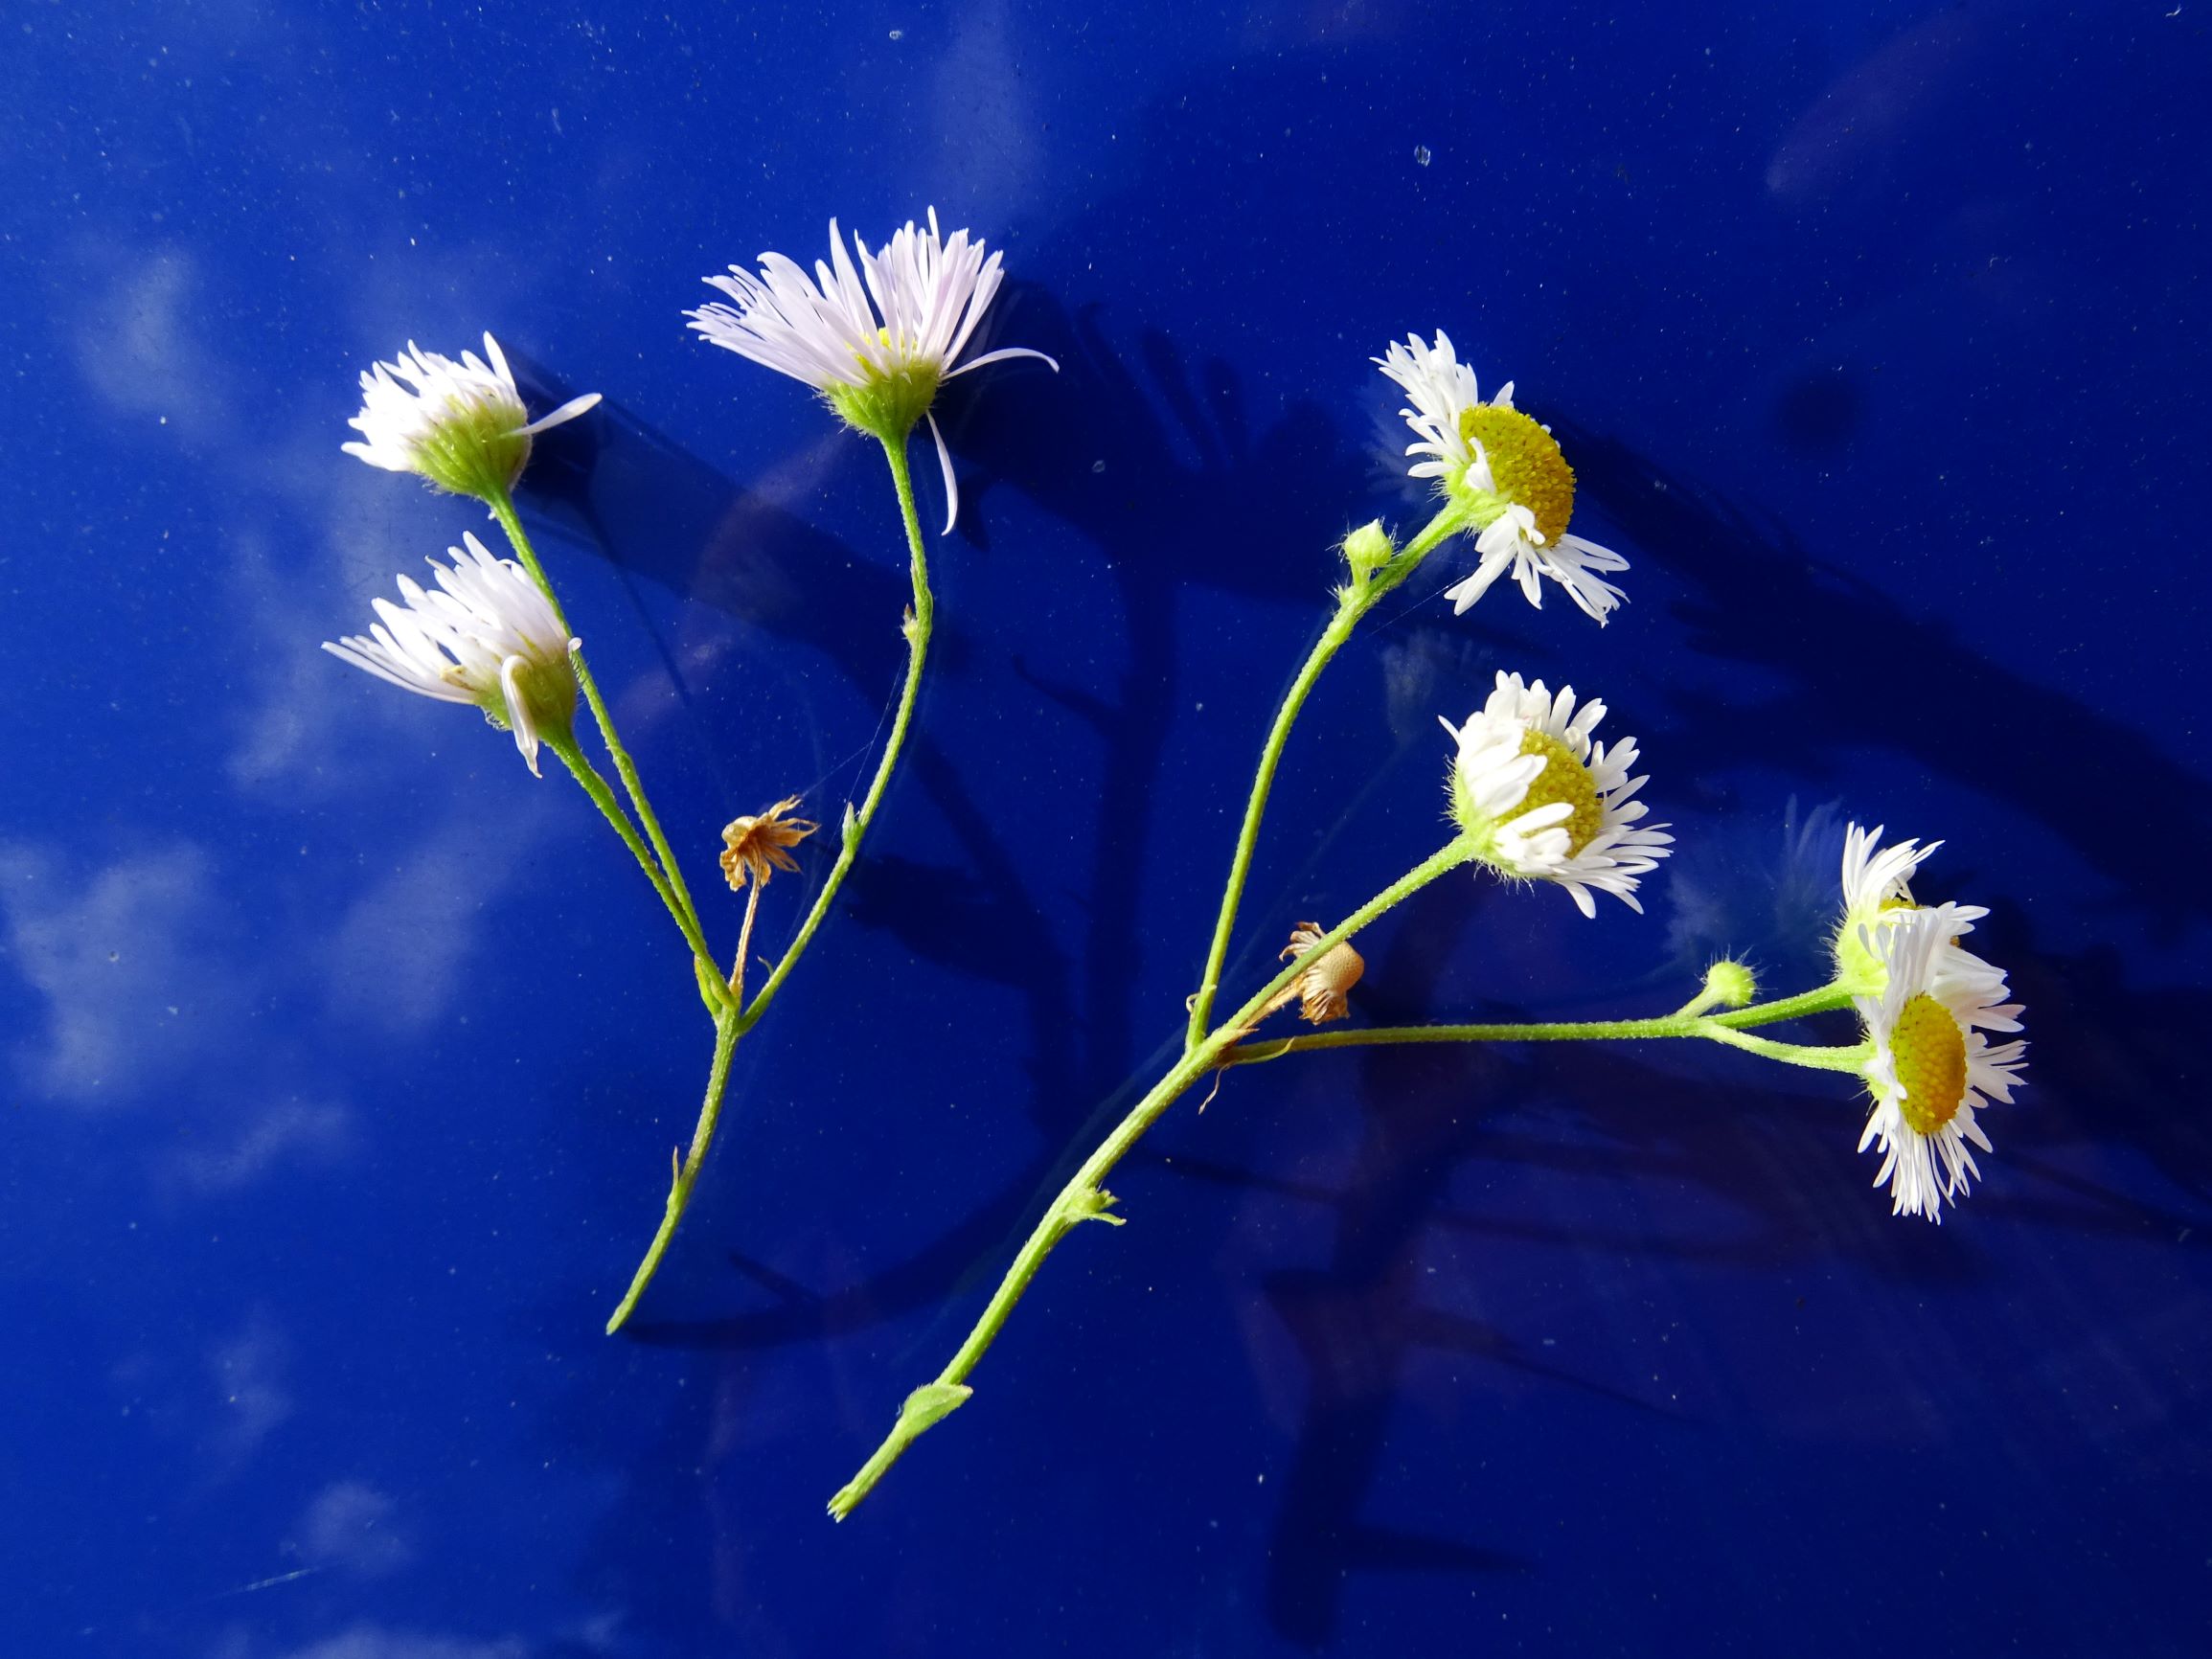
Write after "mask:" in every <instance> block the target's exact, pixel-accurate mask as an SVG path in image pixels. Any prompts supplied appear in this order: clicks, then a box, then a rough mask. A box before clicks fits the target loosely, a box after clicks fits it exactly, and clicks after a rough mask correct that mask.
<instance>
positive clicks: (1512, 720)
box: [1443, 673, 1675, 917]
mask: <svg viewBox="0 0 2212 1659" xmlns="http://www.w3.org/2000/svg"><path fill="white" fill-rule="evenodd" d="M1605 717H1606V706H1605V704H1603V703H1601V702H1596V701H1591V702H1587V703H1585V704H1583V705H1582V706H1581V707H1580V708H1579V709H1578V708H1577V707H1576V706H1575V693H1574V688H1573V687H1572V686H1563V687H1562V688H1561V689H1560V692H1559V694H1558V695H1557V696H1554V695H1553V694H1552V693H1550V692H1548V691H1547V690H1545V688H1544V683H1543V681H1541V680H1538V681H1537V682H1536V683H1535V684H1533V685H1526V686H1524V685H1523V684H1522V683H1521V678H1520V676H1519V675H1518V674H1505V673H1501V674H1499V675H1498V676H1497V689H1496V690H1495V691H1494V692H1493V693H1491V694H1490V699H1489V701H1487V702H1486V703H1485V704H1484V705H1483V707H1482V709H1481V710H1480V712H1478V713H1476V714H1473V715H1471V716H1468V720H1467V724H1466V725H1464V726H1456V727H1455V726H1453V725H1452V723H1451V722H1450V721H1449V720H1446V721H1444V722H1443V724H1444V729H1445V730H1446V731H1448V732H1449V733H1451V735H1452V736H1453V737H1454V738H1456V739H1458V741H1459V756H1458V759H1457V761H1455V762H1454V764H1453V766H1452V773H1451V811H1452V816H1453V817H1454V818H1455V819H1456V820H1457V821H1458V823H1459V825H1460V827H1461V828H1462V829H1463V830H1466V831H1467V832H1468V833H1469V834H1470V835H1471V836H1472V837H1473V838H1474V842H1475V849H1476V856H1477V857H1478V858H1479V859H1480V860H1481V861H1482V862H1483V863H1485V864H1488V865H1490V866H1491V867H1492V868H1493V869H1494V870H1496V871H1498V872H1499V873H1501V874H1502V875H1509V876H1516V877H1523V878H1526V879H1529V880H1535V881H1556V882H1557V883H1559V884H1560V885H1561V886H1562V887H1564V888H1565V889H1566V890H1567V893H1568V896H1569V897H1571V898H1573V899H1574V901H1575V904H1576V906H1577V908H1579V909H1580V910H1581V911H1582V913H1583V914H1584V915H1585V916H1592V917H1594V916H1596V915H1597V913H1598V907H1597V904H1596V902H1595V901H1594V900H1593V899H1592V898H1591V897H1590V895H1591V894H1592V892H1598V893H1610V894H1612V895H1613V896H1614V897H1615V898H1618V899H1620V900H1621V901H1622V902H1623V903H1624V904H1626V905H1627V906H1628V907H1629V908H1630V910H1635V911H1641V910H1642V909H1643V906H1642V905H1641V904H1639V903H1638V902H1637V901H1636V885H1637V883H1638V882H1639V881H1640V880H1641V879H1642V878H1643V877H1644V876H1645V875H1648V874H1650V873H1651V872H1652V871H1653V870H1654V869H1656V868H1657V867H1658V862H1659V860H1660V859H1662V858H1664V857H1666V856H1667V854H1668V852H1670V851H1671V850H1672V848H1673V845H1674V839H1675V838H1674V837H1673V836H1672V835H1669V834H1668V833H1666V826H1665V825H1663V824H1654V825H1648V826H1647V825H1645V824H1643V823H1642V822H1640V820H1641V819H1642V818H1643V817H1644V814H1645V812H1646V810H1647V808H1646V807H1645V806H1644V804H1643V802H1641V801H1638V800H1634V799H1632V797H1633V796H1634V795H1635V793H1636V791H1637V790H1639V789H1641V788H1642V787H1643V786H1644V782H1645V780H1644V779H1642V778H1631V777H1630V776H1629V769H1630V767H1631V766H1633V765H1634V764H1635V763H1636V740H1635V739H1633V738H1623V739H1621V740H1620V741H1619V742H1617V743H1615V744H1613V745H1612V746H1611V747H1610V748H1608V747H1607V746H1606V745H1605V744H1603V743H1596V742H1592V741H1591V740H1590V733H1591V732H1592V731H1594V730H1596V728H1597V725H1598V722H1599V721H1601V720H1603V719H1604V718H1605Z"/></svg>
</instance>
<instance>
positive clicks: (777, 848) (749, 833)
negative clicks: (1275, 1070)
mask: <svg viewBox="0 0 2212 1659" xmlns="http://www.w3.org/2000/svg"><path fill="white" fill-rule="evenodd" d="M798 804H799V797H798V796H796V795H787V796H786V797H785V798H784V799H783V800H781V801H778V802H777V803H776V804H775V805H774V806H773V807H769V808H768V809H767V810H766V811H765V812H756V813H754V814H753V815H752V816H750V817H746V818H736V819H733V820H731V822H730V824H729V826H728V828H726V829H725V830H723V831H722V874H723V875H726V876H728V877H729V882H730V886H731V888H732V889H733V890H734V891H736V892H739V893H742V892H743V891H744V890H745V878H746V877H747V876H748V875H749V876H751V877H752V879H753V880H754V881H755V882H756V883H757V884H759V885H760V886H763V887H765V886H766V885H767V884H768V877H769V876H771V875H774V874H775V873H776V872H777V871H779V870H796V869H798V868H799V861H798V860H797V859H796V858H793V857H792V856H791V854H790V853H789V852H787V851H786V849H787V848H791V847H796V846H798V844H799V843H800V842H802V841H804V840H806V838H807V837H808V836H810V835H811V834H813V832H814V831H815V830H819V829H820V828H821V826H820V825H819V824H811V823H809V822H808V821H807V820H806V819H804V818H791V817H787V816H786V814H787V813H788V812H789V811H790V810H791V808H792V807H796V806H798ZM1353 977H1354V978H1355V979H1357V977H1358V975H1357V974H1355V975H1353Z"/></svg>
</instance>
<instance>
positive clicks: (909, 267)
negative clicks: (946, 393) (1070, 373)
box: [684, 208, 1060, 533]
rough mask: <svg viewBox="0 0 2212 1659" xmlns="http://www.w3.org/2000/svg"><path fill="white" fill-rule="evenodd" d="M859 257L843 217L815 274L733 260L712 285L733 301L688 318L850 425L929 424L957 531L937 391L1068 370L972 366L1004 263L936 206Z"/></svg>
mask: <svg viewBox="0 0 2212 1659" xmlns="http://www.w3.org/2000/svg"><path fill="white" fill-rule="evenodd" d="M853 250H854V253H855V254H857V255H858V256H859V260H858V262H857V263H855V261H854V258H853V255H852V254H848V253H847V252H846V251H845V239H844V238H843V237H842V236H841V235H840V234H839V232H838V230H837V221H836V220H835V219H832V220H831V221H830V260H829V262H828V263H825V262H823V261H820V260H816V261H814V274H813V276H811V277H809V276H808V275H807V273H806V272H805V271H803V270H801V269H800V268H799V266H798V264H797V263H796V262H795V261H791V260H789V259H787V258H786V257H785V256H784V255H782V254H763V255H762V256H761V268H760V270H759V272H758V273H755V272H752V271H748V270H746V269H745V268H744V267H743V266H742V265H732V266H731V267H730V274H729V275H728V276H726V277H709V278H707V279H706V281H707V284H708V285H709V286H711V287H716V288H719V289H720V290H721V291H722V292H723V293H725V294H727V295H728V296H729V297H730V300H731V301H732V302H733V303H732V304H729V305H724V304H722V303H721V302H719V301H715V302H711V303H709V304H707V305H704V306H701V307H698V309H696V310H694V311H686V312H685V313H684V315H685V316H687V317H689V318H690V319H691V326H692V328H694V329H695V330H697V331H698V332H699V333H700V334H702V335H704V336H705V337H706V338H707V339H709V340H711V341H713V342H714V343H715V344H716V345H718V346H720V347H723V348H725V349H726V350H728V351H732V352H737V353H738V355H740V356H741V357H750V358H751V359H752V360H753V361H754V362H756V363H759V364H762V365H764V367H766V368H770V369H773V370H775V371H776V372H777V373H778V374H779V375H790V376H791V378H792V379H794V380H804V381H805V382H806V383H807V384H808V385H810V386H811V387H813V388H814V390H815V391H817V392H819V393H821V395H822V397H823V399H824V400H825V401H826V402H828V403H829V405H830V407H831V408H832V409H834V410H835V411H836V412H837V414H838V415H839V416H840V417H842V418H843V420H845V422H846V424H847V425H849V426H852V427H854V428H855V429H856V430H858V431H861V432H866V433H869V434H871V435H872V436H874V437H876V438H878V439H881V440H882V441H883V442H884V443H901V444H902V443H905V441H906V435H907V434H908V433H909V432H911V431H912V430H913V429H914V425H915V423H916V422H917V421H919V420H927V421H928V422H929V433H930V436H931V437H932V438H934V439H936V441H937V462H938V466H940V467H942V468H943V469H944V473H945V501H946V508H945V529H946V533H949V532H950V531H951V529H952V521H953V519H954V518H955V517H957V516H958V514H959V511H960V494H959V487H958V485H957V484H956V483H955V482H954V481H953V477H952V457H951V455H950V453H949V452H948V451H947V450H946V447H945V434H944V433H943V432H941V431H939V430H938V427H937V418H936V417H935V416H934V415H932V414H930V412H929V406H930V404H931V403H932V402H933V401H934V400H935V399H936V397H937V388H938V387H939V386H941V385H943V384H944V383H945V382H946V380H949V379H951V378H952V377H953V376H955V375H965V374H967V373H968V372H969V370H970V369H980V368H982V367H983V366H984V365H985V364H986V363H1001V362H1004V361H1006V360H1007V359H1008V358H1010V357H1036V358H1038V360H1039V361H1041V362H1044V363H1048V364H1050V365H1051V366H1052V368H1053V370H1054V371H1055V372H1056V373H1057V372H1058V370H1059V368H1060V365H1059V364H1058V363H1055V362H1053V360H1052V359H1051V358H1050V357H1048V356H1046V355H1045V354H1044V353H1043V352H1033V351H1031V350H1029V349H1028V348H1027V347H1025V346H1008V347H1005V348H1003V349H1001V350H999V351H995V352H983V353H982V354H981V355H979V356H974V357H970V358H969V359H968V360H967V361H966V362H961V361H960V354H961V352H965V351H966V350H967V349H968V343H969V339H970V338H972V337H973V335H974V333H975V330H976V327H977V325H979V324H980V323H981V322H982V321H983V313H984V312H985V311H986V310H988V309H989V308H990V307H991V301H992V296H993V295H995V294H996V293H997V292H998V284H999V283H1000V281H1001V280H1002V274H1001V272H1000V270H999V261H1000V258H1001V256H1000V255H998V254H992V255H990V256H989V257H988V258H986V257H985V255H984V251H983V244H982V243H981V242H980V241H970V240H969V237H968V233H967V232H966V231H964V230H962V231H954V232H953V233H952V238H951V239H950V240H949V241H947V240H945V239H941V238H940V237H939V235H938V231H937V210H936V209H935V208H931V209H930V210H929V228H928V229H927V230H926V231H924V230H920V229H918V228H916V226H915V224H914V221H913V220H911V219H909V220H907V221H906V226H905V228H904V229H903V230H901V231H898V232H896V233H895V234H894V235H893V236H892V238H891V240H890V241H889V243H887V244H886V245H885V246H883V247H881V248H878V250H876V251H875V252H874V253H871V252H869V250H868V244H867V243H866V242H864V241H862V240H861V239H859V238H858V237H855V238H854V239H853Z"/></svg>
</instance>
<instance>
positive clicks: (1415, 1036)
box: [1221, 985, 1866, 1071]
mask: <svg viewBox="0 0 2212 1659" xmlns="http://www.w3.org/2000/svg"><path fill="white" fill-rule="evenodd" d="M1848 1000H1850V993H1849V992H1848V991H1845V990H1843V989H1839V988H1838V987H1836V986H1834V985H1826V986H1822V987H1821V988H1820V989H1818V990H1809V991H1806V992H1803V993H1802V994H1801V995H1797V996H1788V997H1780V998H1777V999H1776V1000H1775V1001H1773V1002H1765V1003H1757V1004H1754V1005H1753V1006H1752V1007H1750V1008H1740V1009H1736V1010H1734V1011H1731V1012H1728V1013H1721V1014H1713V1013H1698V1012H1694V1011H1677V1012H1675V1013H1669V1014H1659V1015H1656V1016H1654V1017H1653V1018H1649V1019H1578V1020H1558V1021H1549V1022H1543V1021H1539V1022H1531V1023H1517V1022H1516V1023H1509V1024H1490V1025H1401V1026H1370V1027H1368V1028H1367V1029H1365V1030H1352V1031H1326V1032H1310V1033H1308V1034H1305V1035H1302V1036H1291V1037H1276V1038H1273V1039H1271V1040H1268V1041H1266V1042H1247V1043H1240V1044H1239V1045H1238V1046H1237V1047H1235V1048H1233V1049H1231V1050H1230V1051H1229V1052H1228V1053H1227V1054H1225V1055H1223V1056H1222V1057H1221V1064H1223V1065H1225V1066H1248V1065H1257V1064H1259V1063H1261V1062H1262V1061H1265V1060H1273V1059H1280V1058H1282V1057H1284V1056H1285V1055H1298V1054H1312V1053H1316V1052H1318V1051H1319V1050H1322V1049H1358V1048H1382V1047H1388V1046H1391V1045H1394V1044H1402V1043H1542V1042H1591V1041H1597V1042H1633V1041H1639V1040H1643V1039H1647V1038H1659V1037H1703V1038H1706V1039H1707V1040H1708V1041H1711V1042H1717V1043H1724V1044H1726V1045H1727V1046H1728V1047H1730V1048H1740V1049H1745V1050H1748V1051H1749V1052H1750V1053H1753V1054H1759V1055H1765V1056H1766V1057H1767V1058H1769V1059H1778V1060H1784V1061H1786V1062H1788V1063H1789V1064H1791V1065H1802V1066H1812V1067H1814V1068H1815V1069H1817V1070H1821V1071H1851V1070H1854V1069H1855V1068H1856V1067H1857V1066H1858V1065H1859V1062H1860V1061H1862V1060H1864V1058H1865V1057H1866V1056H1865V1053H1864V1050H1863V1046H1862V1045H1854V1046H1851V1047H1846V1048H1832V1047H1826V1046H1822V1045H1818V1044H1811V1045H1809V1044H1804V1043H1778V1042H1773V1041H1770V1040H1768V1039H1767V1038H1765V1037H1753V1036H1747V1035H1745V1032H1744V1029H1743V1028H1745V1027H1746V1026H1761V1025H1772V1024H1774V1023H1775V1022H1777V1021H1779V1020H1786V1019H1796V1018H1799V1017H1801V1016H1802V1015H1805V1014H1809V1013H1818V1012H1821V1011H1824V1010H1828V1009H1833V1008H1838V1007H1840V1006H1842V1004H1843V1003H1845V1002H1847V1001H1848Z"/></svg>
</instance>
